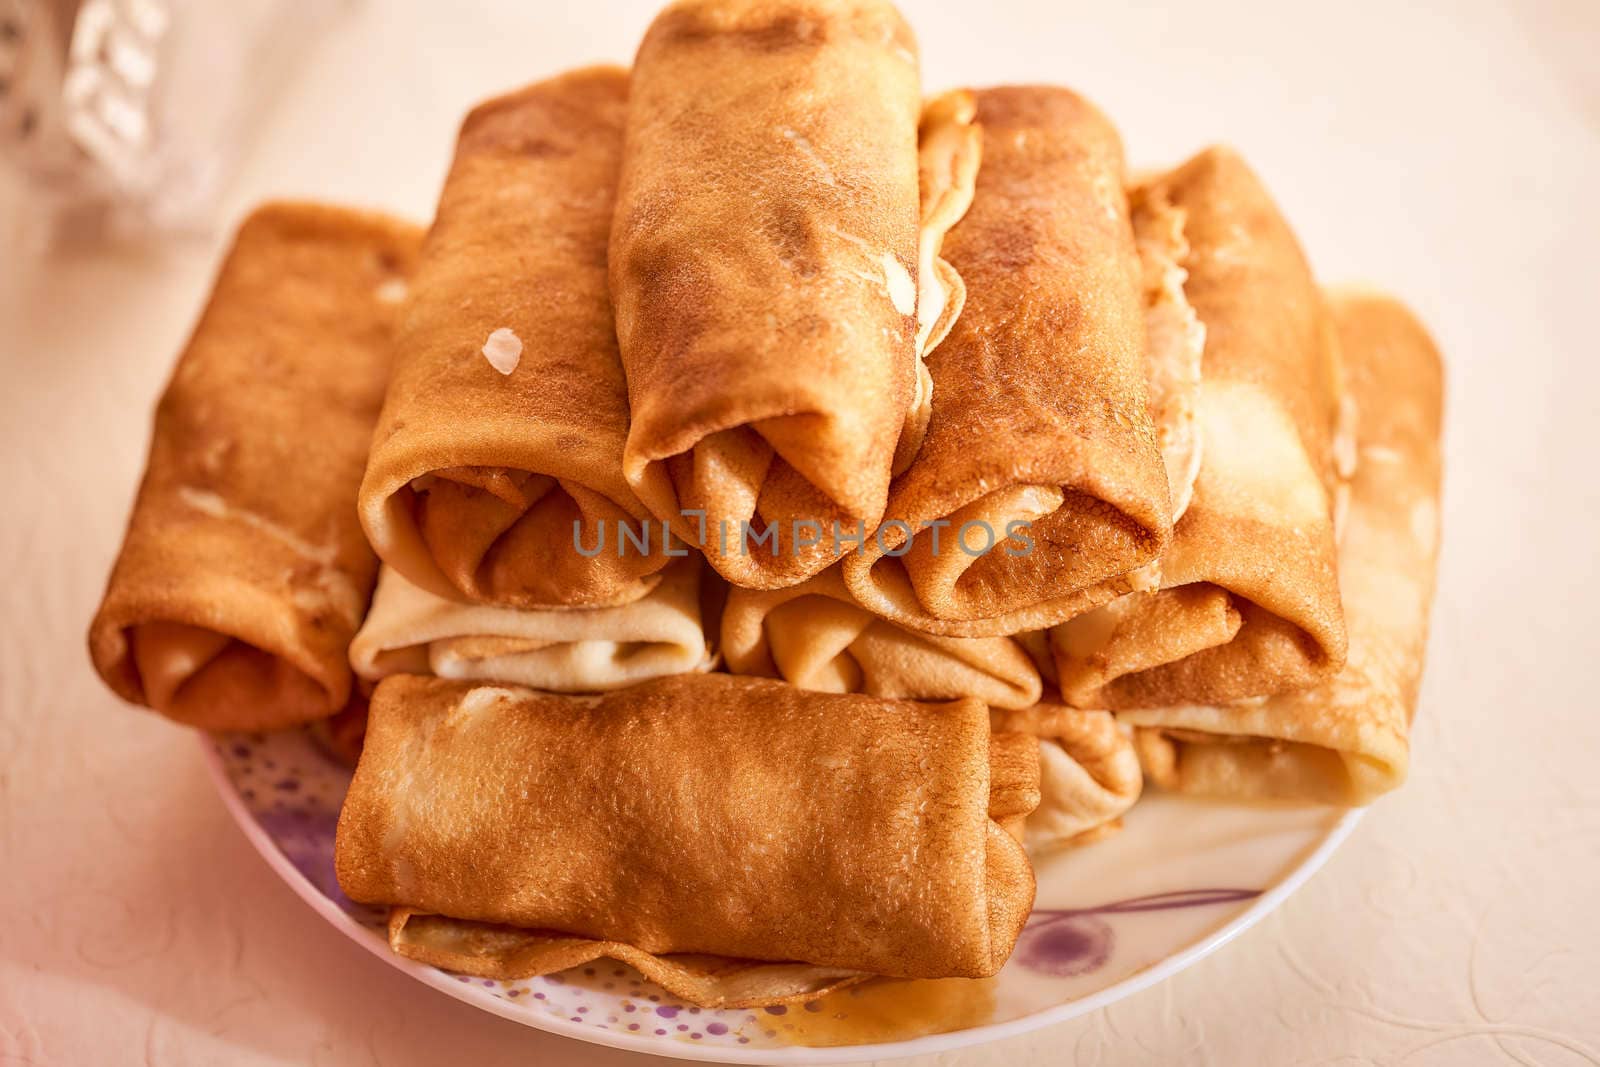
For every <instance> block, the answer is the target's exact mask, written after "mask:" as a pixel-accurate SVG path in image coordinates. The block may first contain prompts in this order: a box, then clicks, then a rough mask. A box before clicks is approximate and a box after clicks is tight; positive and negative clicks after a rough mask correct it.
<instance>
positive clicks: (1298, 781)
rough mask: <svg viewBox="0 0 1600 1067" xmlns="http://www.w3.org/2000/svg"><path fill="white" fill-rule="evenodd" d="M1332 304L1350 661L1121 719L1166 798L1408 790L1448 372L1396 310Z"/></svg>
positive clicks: (1360, 798)
mask: <svg viewBox="0 0 1600 1067" xmlns="http://www.w3.org/2000/svg"><path fill="white" fill-rule="evenodd" d="M1332 304H1333V315H1334V320H1335V322H1336V323H1337V326H1338V332H1339V339H1340V344H1341V346H1342V349H1343V355H1344V364H1345V372H1346V375H1347V379H1348V381H1349V385H1350V389H1351V394H1352V396H1353V397H1354V400H1355V410H1356V413H1357V420H1358V421H1357V425H1358V427H1359V430H1358V434H1357V440H1358V442H1359V446H1360V452H1359V462H1358V464H1357V466H1356V468H1355V473H1354V478H1353V479H1352V481H1351V486H1350V506H1349V512H1348V518H1347V521H1346V523H1345V525H1344V530H1343V536H1342V538H1341V541H1340V546H1339V581H1340V587H1341V589H1342V590H1343V594H1344V606H1345V613H1346V617H1347V619H1348V625H1349V631H1350V653H1349V661H1348V662H1347V663H1346V665H1345V667H1344V669H1343V670H1342V671H1341V672H1340V673H1339V674H1338V675H1336V676H1335V677H1333V678H1331V679H1329V680H1328V681H1326V682H1324V683H1322V684H1321V685H1318V686H1316V687H1315V688H1313V689H1308V690H1305V691H1302V692H1296V693H1287V694H1283V695H1281V696H1277V697H1274V698H1272V699H1270V700H1267V701H1265V702H1261V703H1257V704H1252V705H1246V706H1242V707H1234V708H1218V707H1181V708H1172V709H1151V710H1148V711H1139V712H1133V713H1129V714H1127V715H1126V716H1125V717H1126V718H1127V719H1128V720H1129V721H1131V722H1133V723H1137V724H1138V725H1139V726H1140V727H1141V729H1140V730H1139V740H1140V753H1141V755H1142V757H1143V758H1144V761H1145V765H1146V769H1147V770H1148V772H1149V773H1150V776H1151V777H1152V779H1154V780H1155V781H1156V782H1157V783H1158V784H1160V785H1162V786H1164V787H1166V788H1170V789H1177V790H1181V791H1183V792H1193V793H1209V794H1216V795H1222V796H1229V797H1271V798H1279V799H1290V800H1301V801H1313V802H1319V803H1334V804H1362V803H1366V802H1367V801H1369V800H1371V799H1372V798H1373V797H1375V796H1377V795H1378V794H1380V793H1383V792H1385V791H1387V790H1389V789H1393V788H1395V787H1396V786H1398V785H1399V784H1400V783H1401V782H1402V781H1404V780H1405V775H1406V766H1407V762H1408V756H1409V742H1408V737H1409V733H1410V724H1411V719H1412V715H1413V712H1414V710H1415V707H1416V701H1417V689H1418V686H1419V684H1420V682H1421V679H1422V668H1423V659H1424V655H1425V652H1426V646H1427V637H1428V610H1429V605H1430V603H1431V601H1432V599H1433V587H1434V575H1435V569H1436V564H1437V558H1438V548H1439V483H1440V453H1439V433H1440V425H1441V416H1442V406H1443V404H1442V397H1443V389H1444V382H1443V370H1442V368H1441V366H1440V361H1439V355H1438V352H1437V350H1436V349H1435V348H1434V346H1433V342H1432V341H1431V340H1430V339H1429V338H1428V335H1427V333H1426V331H1425V330H1424V329H1423V327H1422V326H1421V324H1419V323H1418V322H1417V320H1416V319H1415V318H1413V317H1412V316H1411V314H1410V312H1408V311H1407V310H1406V309H1405V308H1404V307H1403V306H1401V305H1400V304H1399V303H1397V302H1396V301H1394V300H1391V299H1389V298H1387V297H1382V296H1376V295H1369V294H1356V293H1352V294H1344V295H1337V294H1336V295H1335V297H1334V299H1333V302H1332Z"/></svg>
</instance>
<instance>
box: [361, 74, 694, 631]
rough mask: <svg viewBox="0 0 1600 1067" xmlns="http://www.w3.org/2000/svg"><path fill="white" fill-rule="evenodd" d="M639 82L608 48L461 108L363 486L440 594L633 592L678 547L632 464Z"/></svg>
mask: <svg viewBox="0 0 1600 1067" xmlns="http://www.w3.org/2000/svg"><path fill="white" fill-rule="evenodd" d="M627 95H628V76H627V72H626V71H623V70H620V69H618V68H615V67H593V68H589V69H585V70H579V71H574V72H571V73H568V74H565V75H562V76H561V77H558V78H554V79H551V80H549V81H545V82H540V83H538V84H536V85H533V86H530V87H528V88H526V89H523V90H520V91H519V92H516V93H513V94H511V95H509V96H503V97H499V98H497V99H494V100H490V101H488V102H487V103H484V104H481V105H479V106H478V107H476V108H474V109H473V111H472V112H471V114H469V115H468V116H467V118H466V120H465V121H464V122H463V123H462V126H461V135H460V139H459V141H458V142H457V145H456V156H455V161H454V163H453V164H452V165H451V168H450V174H449V177H448V178H447V179H446V180H445V185H444V191H443V192H442V193H441V195H440V198H439V208H438V215H437V217H436V219H435V220H434V224H433V228H432V230H430V231H429V234H428V240H427V244H426V246H425V247H424V249H423V253H422V262H421V265H420V267H419V269H418V271H417V276H416V279H415V280H414V281H413V283H412V285H411V295H410V299H409V301H408V303H407V306H406V312H405V316H404V321H403V323H402V326H401V329H400V335H399V339H398V342H397V354H396V365H395V374H394V380H393V382H391V383H390V386H389V392H388V396H387V397H386V399H385V401H384V406H383V415H382V418H381V420H380V422H379V424H378V430H377V433H376V435H375V436H374V438H373V443H372V457H371V459H370V461H369V462H368V465H367V473H366V479H365V481H364V482H363V483H362V486H361V520H362V523H363V524H364V526H365V528H366V531H367V534H368V536H369V537H370V538H371V539H372V544H373V546H374V547H375V548H376V549H377V551H378V555H380V556H381V557H382V558H383V560H384V562H385V563H387V564H389V565H390V566H391V567H393V568H394V569H395V570H396V571H398V572H399V573H400V574H402V575H404V576H405V578H406V579H407V580H409V581H410V582H411V583H412V584H413V585H416V586H419V587H420V588H422V589H425V590H427V591H428V592H430V593H433V594H435V595H436V596H442V597H451V598H454V599H457V600H462V599H465V600H470V601H473V602H477V603H487V604H497V605H502V606H506V607H515V608H539V607H552V606H571V605H576V606H583V607H597V606H606V605H615V604H625V603H628V602H630V601H633V600H637V599H639V598H640V597H642V596H644V595H645V593H647V592H648V591H649V590H650V588H651V587H652V586H653V585H654V584H655V583H656V581H657V579H658V577H659V571H660V570H661V568H662V567H663V566H665V565H666V564H667V563H668V562H669V560H668V558H667V556H666V555H665V553H664V546H663V544H662V534H663V529H662V528H661V527H659V526H657V524H655V523H649V522H648V519H649V512H648V511H646V510H645V508H644V506H643V505H642V504H641V503H640V502H639V500H638V499H637V498H636V497H635V496H634V494H633V491H632V490H631V489H630V488H629V487H628V484H627V482H626V480H625V479H624V478H623V476H622V449H623V443H624V442H625V441H626V439H627V435H628V395H627V386H626V384H625V383H624V380H623V374H622V362H621V359H620V357H619V355H618V353H617V344H616V334H615V331H614V330H613V328H612V315H611V303H610V298H609V296H608V294H607V283H606V240H607V236H608V234H609V233H610V228H611V211H612V205H613V203H614V200H615V193H616V181H617V168H618V166H619V161H620V158H621V151H622V124H623V117H624V115H625V114H626V111H627ZM624 528H626V529H628V530H629V531H630V532H631V533H632V534H633V535H634V540H632V541H626V542H625V541H624V540H623V533H622V531H623V529H624ZM580 545H581V546H582V548H583V551H581V552H580V551H579V546H580ZM597 546H598V551H595V549H596V547H597Z"/></svg>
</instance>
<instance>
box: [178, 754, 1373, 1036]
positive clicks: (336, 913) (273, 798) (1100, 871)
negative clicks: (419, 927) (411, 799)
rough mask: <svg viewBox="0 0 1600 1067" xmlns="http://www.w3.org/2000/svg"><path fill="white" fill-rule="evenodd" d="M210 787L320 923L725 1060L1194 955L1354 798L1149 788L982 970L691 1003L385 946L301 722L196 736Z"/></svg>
mask: <svg viewBox="0 0 1600 1067" xmlns="http://www.w3.org/2000/svg"><path fill="white" fill-rule="evenodd" d="M205 746H206V751H207V754H208V763H209V765H210V768H211V773H212V779H213V780H214V781H215V782H216V786H217V791H218V792H219V793H221V794H222V799H223V801H224V802H225V803H226V804H227V806H228V810H229V811H230V812H232V813H233V817H234V818H235V819H236V820H237V821H238V823H239V826H240V827H241V828H242V829H243V830H244V833H245V836H246V837H248V838H249V839H250V842H251V843H252V844H253V845H255V847H256V850H257V851H258V852H260V853H261V855H262V857H263V858H265V859H266V861H267V863H268V864H269V865H270V866H271V867H272V869H273V870H274V871H276V872H277V873H278V875H279V876H280V877H281V878H283V880H284V881H285V882H287V883H288V884H289V885H290V887H291V888H293V889H294V891H295V892H297V893H299V894H300V896H301V897H303V898H305V900H306V902H307V903H308V904H310V905H311V906H312V908H314V909H315V910H316V911H317V913H318V914H320V915H321V916H322V917H323V918H324V919H326V920H328V922H330V923H332V924H333V926H334V927H335V928H336V929H338V930H340V931H341V932H343V933H344V934H345V935H346V936H348V937H350V938H351V939H353V940H355V941H356V942H357V943H359V944H361V945H363V946H365V947H366V948H367V949H369V950H371V951H372V952H373V953H374V954H376V955H378V956H379V957H381V958H382V959H384V960H386V961H388V962H389V963H390V964H391V965H392V966H395V967H398V968H400V969H401V970H403V971H405V972H406V973H407V974H410V975H411V976H412V977H414V978H416V979H418V980H419V981H422V982H426V983H427V984H428V985H431V986H433V987H434V988H435V989H439V990H442V991H443V992H446V993H448V994H450V995H451V996H453V997H456V998H458V999H460V1000H464V1001H467V1002H468V1003H470V1004H475V1005H477V1006H478V1007H480V1008H483V1009H484V1010H486V1011H491V1012H494V1013H495V1014H496V1015H501V1016H504V1017H506V1018H508V1019H514V1020H515V1021H517V1022H520V1023H524V1024H526V1025H528V1026H533V1027H537V1028H538V1029H540V1030H548V1031H550V1032H552V1033H557V1034H562V1035H564V1036H567V1037H573V1038H577V1039H578V1040H580V1041H592V1042H595V1043H596V1044H601V1045H610V1046H613V1047H616V1048H625V1049H633V1050H636V1051H640V1052H650V1053H654V1054H656V1055H661V1056H678V1057H683V1058H690V1059H699V1060H710V1061H716V1062H723V1063H807V1064H819V1063H845V1062H852V1061H859V1060H867V1059H883V1058H888V1057H893V1056H909V1055H913V1054H915V1053H923V1052H938V1051H943V1050H946V1049H952V1048H958V1047H960V1046H963V1045H970V1044H975V1043H977V1042H980V1041H990V1040H993V1039H995V1038H1000V1037H1005V1036H1008V1035H1010V1034H1017V1033H1022V1032H1023V1031H1026V1030H1032V1029H1034V1028H1036V1027H1040V1026H1044V1025H1047V1024H1049V1023H1053V1022H1060V1021H1061V1020H1063V1019H1069V1018H1072V1017H1073V1016H1075V1015H1081V1014H1083V1013H1084V1012H1088V1011H1092V1010H1094V1009H1096V1008H1099V1007H1103V1006H1105V1005H1107V1004H1110V1003H1111V1002H1112V1001H1115V1000H1118V999H1120V998H1122V997H1125V996H1127V995H1128V994H1130V993H1133V992H1135V991H1137V990H1140V989H1143V988H1145V987H1146V986H1149V985H1151V984H1152V983H1155V982H1158V981H1160V980H1161V979H1163V978H1166V977H1167V976H1169V975H1171V974H1175V973H1177V972H1178V971H1180V970H1182V969H1183V968H1184V967H1186V966H1188V965H1189V964H1190V963H1193V962H1194V961H1195V960H1198V959H1200V958H1201V957H1202V956H1205V955H1206V954H1207V953H1210V952H1212V951H1213V950H1215V949H1216V948H1218V947H1220V946H1221V945H1223V944H1224V943H1226V942H1227V941H1229V940H1230V939H1232V938H1233V937H1234V936H1235V935H1237V934H1238V933H1239V932H1240V931H1242V930H1244V929H1245V928H1247V927H1249V926H1251V925H1253V924H1254V923H1256V922H1257V921H1259V920H1260V919H1261V917H1262V916H1264V915H1266V914H1267V912H1269V911H1271V910H1272V909H1273V908H1274V907H1276V906H1277V905H1278V904H1279V903H1280V902H1281V901H1282V900H1283V899H1284V898H1285V897H1287V896H1288V895H1289V894H1290V893H1291V892H1293V891H1294V890H1295V889H1296V888H1297V887H1298V886H1300V885H1301V884H1302V883H1303V882H1305V880H1306V879H1307V878H1308V877H1309V876H1310V875H1311V873H1312V872H1313V871H1315V870H1316V869H1317V868H1318V867H1319V866H1321V865H1322V863H1323V861H1324V860H1326V859H1327V857H1328V856H1329V854H1331V853H1332V852H1333V850H1334V848H1335V847H1337V846H1338V844H1339V842H1340V841H1342V840H1343V839H1344V838H1345V836H1346V835H1347V834H1348V833H1349V832H1350V829H1351V828H1352V827H1353V826H1354V825H1355V823H1356V820H1357V819H1358V818H1359V815H1360V812H1359V811H1353V812H1348V813H1347V812H1344V811H1335V810H1332V809H1328V808H1281V807H1243V806H1233V805H1221V804H1211V803H1204V802H1196V801H1189V800H1178V799H1175V798H1172V797H1166V796H1159V795H1156V796H1147V797H1146V798H1145V799H1144V800H1142V801H1140V803H1139V804H1138V805H1137V806H1136V807H1135V808H1134V809H1133V811H1132V812H1130V813H1129V814H1128V816H1127V817H1126V826H1125V828H1124V829H1123V831H1122V832H1121V833H1119V834H1116V835H1114V836H1113V837H1111V838H1109V839H1107V840H1105V841H1101V842H1098V843H1096V844H1094V845H1091V846H1088V847H1086V848H1083V849H1080V850H1077V851H1070V852H1067V853H1064V854H1061V855H1058V856H1055V857H1052V858H1049V859H1046V860H1044V861H1043V862H1041V863H1040V864H1039V865H1038V868H1037V873H1038V879H1039V892H1038V897H1037V899H1036V901H1035V904H1034V914H1033V918H1032V919H1030V920H1029V923H1028V926H1027V928H1026V929H1025V930H1024V931H1023V934H1022V937H1021V939H1020V940H1019V942H1018V944H1017V951H1016V953H1015V955H1013V957H1012V958H1011V961H1010V962H1009V963H1008V964H1007V965H1006V967H1005V969H1004V970H1002V971H1001V972H1000V975H999V976H998V977H997V978H994V979H990V980H983V981H969V980H966V979H947V980H942V981H918V982H903V981H878V982H871V983H868V984H866V985H865V986H861V987H857V988H855V989H850V990H845V991H842V992H840V993H836V994H834V995H832V996H829V997H824V998H822V999H821V1000H819V1001H815V1002H812V1003H810V1004H806V1005H803V1006H791V1007H789V1008H788V1009H787V1010H785V1009H783V1008H769V1009H756V1010H754V1011H751V1010H742V1009H741V1010H730V1011H711V1010H706V1009H701V1008H696V1007H691V1006H688V1005H685V1004H683V1003H682V1002H680V1001H678V1000H676V999H675V998H674V997H672V996H671V995H670V994H667V993H665V992H663V991H662V990H661V989H659V988H657V987H655V986H652V985H650V984H648V983H646V982H644V981H643V980H642V979H641V978H640V977H639V975H638V974H637V973H636V972H634V971H633V970H631V969H630V968H627V967H624V966H622V965H621V964H616V963H612V962H610V961H598V962H597V963H595V964H594V965H593V966H589V967H584V968H574V969H573V970H571V971H568V972H566V973H564V974H559V975H550V976H548V977H545V978H534V979H528V980H524V981H520V982H494V981H486V980H484V979H480V978H468V977H466V976H464V975H457V974H451V973H449V972H447V971H442V970H439V969H437V968H434V967H428V966H425V965H423V964H420V963H416V962H414V961H411V960H407V959H402V958H401V957H399V956H396V955H394V954H393V953H391V952H390V951H389V946H388V943H387V941H386V940H385V937H384V934H383V932H382V924H383V914H382V912H381V911H376V910H374V909H372V908H368V907H365V906H363V905H359V904H356V903H353V902H352V901H350V900H349V899H347V898H346V897H345V896H344V894H343V893H341V892H340V891H339V887H338V884H337V883H336V881H335V880H334V875H333V836H334V826H335V822H336V820H337V818H338V813H339V805H340V803H341V802H342V800H343V799H344V793H345V789H346V788H347V787H348V785H349V781H350V773H349V771H348V770H346V769H345V768H344V767H342V766H340V765H338V764H337V763H335V762H334V761H333V760H332V759H330V758H329V757H328V756H326V755H325V754H324V753H323V752H322V750H321V749H320V748H318V747H317V745H316V744H315V743H313V741H312V740H311V738H310V737H309V736H308V735H307V734H305V733H298V732H291V733H286V734H276V735H267V736H262V735H229V736H223V737H218V738H215V739H208V740H207V741H206V742H205Z"/></svg>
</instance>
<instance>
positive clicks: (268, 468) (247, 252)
mask: <svg viewBox="0 0 1600 1067" xmlns="http://www.w3.org/2000/svg"><path fill="white" fill-rule="evenodd" d="M421 238H422V235H421V231H420V230H419V229H417V228H416V227H414V226H411V225H409V224H405V223H400V222H397V221H395V220H392V219H387V218H383V217H380V216H376V215H368V214H364V213H360V212H353V211H348V210H345V209H342V208H335V207H331V206H323V205H315V204H292V203H280V204H271V205H267V206H265V207H262V208H260V209H258V210H257V211H256V212H255V213H253V214H252V215H251V216H250V218H249V219H248V220H246V222H245V223H244V224H243V225H242V226H241V228H240V230H239V233H238V235H237V237H236V239H235V243H234V246H233V248H232V250H231V251H230V253H229V255H228V258H227V259H226V261H225V262H224V264H223V267H222V270H221V272H220V274H219V275H218V278H217V281H216V286H215V289H214V290H213V292H212V295H211V298H210V301H209V303H208V305H207V307H206V310H205V313H204V315H203V316H202V318H201V320H200V322H199V324H198V325H197V326H196V327H195V331H194V334H193V336H192V337H191V339H190V341H189V344H188V346H187V348H186V349H185V351H184V353H183V356H182V357H181V359H180V360H179V362H178V365H177V368H176V370H175V371H174V373H173V377H172V380H171V381H170V382H169V383H168V386H167V389H166V392H165V393H164V394H163V396H162V399H161V403H160V406H159V407H158V408H157V411H156V421H155V430H154V434H153V438H152V441H151V446H150V457H149V461H148V464H147V466H146V469H145V475H144V480H143V483H142V484H141V486H140V489H139V496H138V499H137V500H136V502H135V504H134V508H133V513H132V516H131V518H130V519H129V524H128V532H127V536H126V539H125V541H124V543H123V547H122V552H121V554H120V555H119V557H118V559H117V563H116V566H115V568H114V570H113V571H112V574H111V578H110V581H109V582H108V584H107V589H106V595H105V599H104V601H103V602H102V604H101V607H100V610H99V612H98V614H97V615H96V617H95V619H94V622H93V623H92V625H91V627H90V631H89V649H90V655H91V657H92V658H93V660H94V664H95V667H96V669H98V670H99V672H100V674H101V676H102V677H103V678H104V679H105V680H106V683H107V684H108V685H110V686H111V688H112V689H113V690H115V691H116V692H117V693H118V695H120V696H122V697H123V698H124V699H126V700H129V701H132V702H135V703H140V704H145V705H148V706H150V707H152V708H154V709H155V710H157V711H160V712H161V713H163V714H165V715H167V716H169V717H171V718H173V719H176V720H178V721H180V722H183V723H186V724H188V725H191V726H198V727H202V728H206V729H215V730H266V729H280V728H285V727H289V726H294V725H297V724H299V723H303V722H307V721H310V720H313V719H317V718H321V717H324V716H328V715H332V714H333V713H334V712H336V711H338V710H339V709H340V708H341V707H343V706H344V704H345V702H346V700H347V698H348V697H349V696H350V692H351V677H350V671H349V666H348V664H347V663H346V662H345V655H344V649H345V646H346V645H347V644H348V643H349V641H350V637H351V635H352V634H353V633H354V632H355V629H356V627H357V626H358V625H359V623H360V621H361V616H362V615H363V614H364V612H365V611H366V606H367V598H368V596H369V595H370V593H371V591H372V583H373V579H374V577H375V575H376V572H377V560H376V559H375V558H374V557H373V554H372V551H371V549H370V548H368V547H367V544H366V540H365V538H364V537H362V535H361V529H360V526H359V524H358V523H357V522H356V520H355V515H354V502H355V494H356V487H357V486H358V485H359V484H360V480H361V466H362V463H363V462H364V461H365V454H366V446H367V442H368V441H369V440H370V437H371V433H372V424H373V422H374V421H375V419H376V418H377V411H378V406H379V405H380V404H381V402H382V398H383V389H384V382H385V381H386V380H387V377H388V371H389V348H390V337H391V331H392V328H393V320H394V317H395V307H394V304H393V302H392V300H391V299H390V294H391V293H392V291H393V289H394V287H395V286H398V285H401V284H403V282H404V279H405V277H406V275H407V274H408V273H409V271H410V270H411V268H412V266H413V265H414V263H415V260H416V254H417V248H418V246H419V245H420V243H421Z"/></svg>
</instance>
